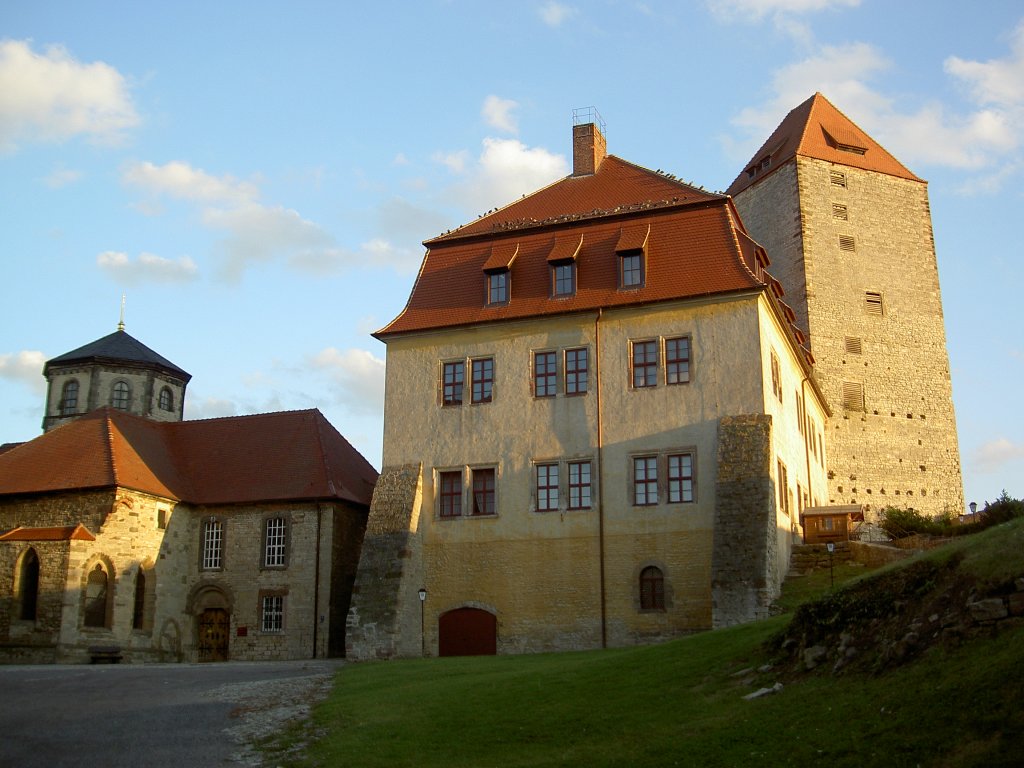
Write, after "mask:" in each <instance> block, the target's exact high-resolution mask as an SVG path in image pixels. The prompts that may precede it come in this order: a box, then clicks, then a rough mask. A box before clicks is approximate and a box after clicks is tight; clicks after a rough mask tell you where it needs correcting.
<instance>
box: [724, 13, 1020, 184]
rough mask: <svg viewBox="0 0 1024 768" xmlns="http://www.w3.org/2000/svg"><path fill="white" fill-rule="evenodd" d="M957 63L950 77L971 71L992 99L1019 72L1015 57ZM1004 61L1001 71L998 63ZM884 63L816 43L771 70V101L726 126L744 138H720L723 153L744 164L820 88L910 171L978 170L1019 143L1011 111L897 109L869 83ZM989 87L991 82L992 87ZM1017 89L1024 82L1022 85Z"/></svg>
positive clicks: (869, 50)
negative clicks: (981, 64)
mask: <svg viewBox="0 0 1024 768" xmlns="http://www.w3.org/2000/svg"><path fill="white" fill-rule="evenodd" d="M1016 39H1017V43H1019V50H1017V52H1016V53H1015V55H1016V56H1018V58H1019V57H1022V56H1024V33H1022V34H1019V35H1018V37H1017V38H1016ZM963 64H964V62H960V63H959V64H958V65H957V66H955V67H953V69H954V70H956V71H957V72H965V71H970V72H972V73H973V76H975V77H976V78H977V80H978V81H983V82H985V83H986V84H987V85H986V86H985V87H983V88H981V89H980V91H981V93H983V94H984V95H985V97H986V98H987V97H988V96H989V95H991V94H1001V95H1005V94H1007V93H1009V92H1011V90H1012V89H1009V88H1008V87H1007V83H1008V81H1009V80H1010V79H1012V76H1010V75H1007V74H1006V73H1008V72H1012V73H1016V72H1017V71H1018V69H1020V70H1022V71H1024V66H1022V67H1018V66H1017V63H1016V60H1014V63H1013V64H1012V65H1009V64H1007V62H1006V61H1003V62H989V63H988V65H986V66H991V67H992V68H991V69H986V70H984V72H985V73H987V74H984V75H983V74H982V73H981V72H980V71H978V70H976V69H971V68H970V67H966V68H965V67H964V66H963ZM1003 64H1007V66H1003ZM890 66H891V64H890V62H889V61H888V59H887V58H886V57H885V56H883V55H882V54H881V52H879V51H878V50H877V49H876V48H874V47H873V46H871V45H868V44H866V43H850V44H847V45H842V46H822V47H820V48H819V49H817V50H816V51H815V52H814V53H813V54H812V55H810V56H808V57H806V58H804V59H802V60H800V61H797V62H794V63H793V64H790V65H788V66H786V67H783V68H782V69H780V70H778V71H777V72H776V73H775V74H774V75H773V77H772V87H771V91H772V96H771V97H770V98H769V99H768V100H767V101H766V102H764V103H763V104H761V105H759V106H756V107H751V108H747V109H744V110H742V111H741V112H740V113H739V114H738V115H737V116H736V117H735V118H734V119H733V121H732V122H733V123H734V124H735V125H736V126H738V127H739V128H741V129H742V132H743V133H744V134H745V137H746V138H745V139H742V140H739V141H734V140H730V139H726V141H725V143H726V145H727V146H728V147H729V148H730V150H731V151H730V154H733V155H734V157H737V158H742V159H743V160H745V159H747V157H749V155H750V153H752V152H753V151H754V150H755V149H756V148H757V146H758V145H759V144H760V143H761V142H762V141H763V140H764V138H765V137H766V136H767V135H769V134H770V132H771V131H772V130H774V128H775V127H776V126H777V125H778V124H779V122H780V121H781V120H782V118H783V117H784V116H785V114H786V112H788V111H789V110H790V109H792V108H793V107H795V106H796V105H797V104H800V103H801V102H803V101H804V100H805V99H807V98H808V97H809V96H810V95H811V94H813V93H814V92H815V91H820V92H822V93H823V94H825V95H826V97H828V99H829V100H830V101H832V103H834V104H835V105H836V106H837V107H839V108H840V109H842V110H843V112H844V113H845V114H847V115H848V116H849V117H850V118H851V119H852V120H854V121H855V122H856V123H858V124H859V125H860V126H861V127H863V128H864V129H865V130H866V131H867V132H868V133H869V134H871V135H872V136H873V137H874V138H875V139H876V140H878V141H879V142H880V143H881V144H882V145H883V146H884V147H885V148H886V149H888V150H889V151H890V152H892V153H893V154H894V155H895V156H896V157H898V158H899V159H900V160H902V161H903V162H905V163H907V164H908V165H909V166H911V167H912V168H913V167H914V166H915V165H921V164H930V165H939V166H945V167H952V168H959V169H967V170H978V169H983V168H985V167H986V166H990V165H991V164H992V163H993V162H995V161H996V160H997V159H1000V158H1004V157H1005V156H1006V155H1007V154H1008V153H1012V152H1013V151H1014V150H1016V148H1017V147H1018V146H1019V144H1020V131H1021V130H1022V129H1021V128H1020V127H1019V126H1020V125H1021V123H1022V118H1024V115H1022V114H1021V113H1020V110H1019V108H1018V107H1014V108H1013V109H1010V108H1001V107H993V106H985V107H984V108H981V109H977V110H975V111H973V112H972V111H970V110H966V111H964V110H955V109H953V108H951V107H949V106H947V105H944V104H941V103H938V102H934V101H933V102H929V103H925V104H923V105H921V106H919V107H917V108H916V109H915V110H911V111H906V110H901V109H900V107H899V104H898V103H897V102H896V101H895V100H894V99H892V98H890V97H888V96H886V95H884V94H883V93H882V92H881V91H880V90H878V89H877V88H875V87H874V86H873V85H872V81H873V80H874V79H876V78H878V77H879V76H880V75H882V74H883V73H885V72H886V71H887V70H888V69H889V67H890ZM995 83H998V85H996V84H995ZM1022 88H1024V80H1022ZM994 179H995V177H989V178H988V179H986V180H985V182H984V183H983V184H979V185H975V187H974V188H976V189H977V188H983V187H984V186H986V185H987V186H989V187H990V186H991V185H992V184H993V180H994Z"/></svg>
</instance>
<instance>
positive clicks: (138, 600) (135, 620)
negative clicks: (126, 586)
mask: <svg viewBox="0 0 1024 768" xmlns="http://www.w3.org/2000/svg"><path fill="white" fill-rule="evenodd" d="M145 625H146V574H145V573H144V572H143V570H142V568H141V567H140V568H139V571H138V573H136V574H135V609H134V611H133V612H132V629H144V628H145Z"/></svg>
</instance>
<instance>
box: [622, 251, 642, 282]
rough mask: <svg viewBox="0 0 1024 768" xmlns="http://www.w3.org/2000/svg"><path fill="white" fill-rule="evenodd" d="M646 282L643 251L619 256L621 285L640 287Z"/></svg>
mask: <svg viewBox="0 0 1024 768" xmlns="http://www.w3.org/2000/svg"><path fill="white" fill-rule="evenodd" d="M643 284H644V255H643V253H642V252H641V251H634V252H633V253H624V254H622V255H621V256H619V285H621V286H622V287H623V288H639V287H641V286H642V285H643Z"/></svg>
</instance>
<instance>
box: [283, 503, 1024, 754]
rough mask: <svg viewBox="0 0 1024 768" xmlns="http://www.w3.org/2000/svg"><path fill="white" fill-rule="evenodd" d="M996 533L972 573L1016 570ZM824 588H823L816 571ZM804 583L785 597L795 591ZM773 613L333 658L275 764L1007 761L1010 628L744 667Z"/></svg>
mask: <svg viewBox="0 0 1024 768" xmlns="http://www.w3.org/2000/svg"><path fill="white" fill-rule="evenodd" d="M1018 523H1021V524H1024V521H1018ZM1011 525H1016V526H1017V527H1016V528H1015V529H1014V530H1013V531H1012V535H1008V536H1007V535H1006V531H1004V537H1003V539H1002V540H999V539H997V538H993V537H991V536H988V537H987V538H984V540H982V537H985V536H987V534H982V535H980V536H979V537H977V538H978V544H977V545H976V547H975V549H978V548H982V549H983V548H985V547H987V548H988V551H987V552H986V554H984V555H979V556H977V557H976V558H975V567H977V569H978V570H979V571H983V572H986V573H988V572H990V571H994V572H998V573H999V574H1005V573H1011V572H1013V569H1014V568H1016V569H1017V570H1016V572H1017V573H1019V574H1021V575H1024V554H1021V553H1022V552H1024V547H1020V546H1015V547H1014V549H1015V550H1016V551H1015V552H1012V554H1011V553H1007V552H1005V550H1004V547H1003V544H1005V543H1006V542H1007V541H1009V542H1011V543H1015V544H1019V543H1020V542H1019V540H1024V525H1018V524H1017V523H1015V524H1011ZM1002 527H1003V526H1000V528H1002ZM971 538H975V537H971ZM1001 542H1002V543H1001ZM957 546H958V547H960V546H966V547H971V546H972V545H971V544H963V543H959V542H958V544H957ZM970 551H971V552H973V551H974V549H971V550H970ZM936 556H940V557H941V556H943V555H936ZM993 558H997V559H999V560H1000V563H999V564H998V565H994V564H993ZM1007 559H1010V560H1013V559H1016V564H1015V565H1014V564H1013V563H1011V564H1009V565H1008V564H1007V562H1006V561H1007ZM970 560H971V555H970V554H968V556H967V557H966V558H965V562H969V561H970ZM850 570H851V571H852V572H853V573H854V574H856V575H857V576H862V575H863V574H864V569H863V568H860V569H858V568H856V567H851V569H850ZM849 575H850V574H845V573H844V578H848V577H849ZM802 578H810V577H802ZM818 581H819V582H820V581H821V580H820V579H818ZM836 583H837V587H838V585H839V583H840V578H839V573H838V571H837V582H836ZM823 586H824V589H826V590H827V589H828V588H829V582H828V573H827V571H826V572H825V580H824V583H823ZM821 588H822V585H821V584H820V583H819V585H818V587H817V588H814V587H812V586H811V582H810V581H807V582H803V581H802V582H800V586H799V589H801V590H803V591H804V592H805V593H806V594H807V595H808V596H810V594H811V593H813V592H815V589H817V590H818V591H820V589H821ZM788 620H789V616H788V615H783V616H779V617H776V618H774V619H771V620H768V621H764V622H759V623H755V624H748V625H744V626H741V627H735V628H731V629H727V630H718V631H714V632H707V633H703V634H699V635H694V636H691V637H686V638H682V639H679V640H676V641H673V642H669V643H665V644H662V645H656V646H647V647H637V648H627V649H615V650H607V651H592V652H584V653H563V654H543V655H533V656H505V657H487V658H481V657H475V658H451V659H425V660H410V661H398V662H379V663H367V664H354V665H348V666H346V667H344V668H343V669H342V670H340V671H339V674H338V681H337V686H336V688H335V690H334V692H333V693H332V695H331V696H330V697H329V699H328V700H327V701H325V702H324V703H323V704H321V705H320V706H318V707H317V708H316V710H315V713H314V724H313V725H314V728H316V729H317V730H318V732H320V733H321V734H322V737H321V738H319V739H318V740H316V741H315V742H314V743H313V744H312V745H311V746H310V748H309V749H308V751H307V753H306V754H305V756H304V757H303V758H301V759H297V760H294V761H293V762H288V761H286V760H281V759H278V758H274V759H275V761H276V762H275V763H274V764H278V765H293V766H316V765H319V766H334V765H339V766H389V768H395V767H397V766H424V767H429V766H444V767H445V768H461V767H463V766H465V767H466V768H470V767H472V768H481V767H483V766H587V767H588V768H593V767H595V766H674V765H679V766H749V765H755V766H777V765H793V766H810V765H823V766H851V767H852V766H856V767H857V768H864V766H875V765H878V766H916V765H922V766H975V765H978V766H980V765H985V766H997V765H1021V764H1024V631H1022V628H1020V627H1016V628H1012V629H1008V630H1005V631H1001V632H999V633H997V634H994V635H992V636H988V637H983V638H980V639H977V640H974V641H972V642H971V643H969V644H966V645H964V646H961V647H960V648H958V649H954V650H948V651H947V650H943V649H942V648H939V647H936V648H933V649H932V650H930V651H928V652H927V653H926V654H925V655H924V657H923V658H921V659H919V660H918V661H916V662H915V663H913V664H910V665H907V666H905V667H901V668H899V669H896V670H894V671H891V672H888V673H886V674H884V675H881V676H876V677H872V676H865V675H852V674H851V675H844V676H841V677H834V676H832V675H831V674H829V672H828V671H827V670H826V671H822V672H821V673H820V674H818V673H816V674H807V675H800V676H797V677H792V676H789V677H788V678H787V677H783V676H781V673H780V672H779V671H776V670H774V669H773V670H767V671H763V672H761V671H758V668H759V667H761V665H763V664H765V663H767V662H768V661H769V658H768V656H767V653H768V652H767V651H766V650H765V641H766V640H767V639H768V638H769V637H770V636H771V635H772V634H773V633H775V632H777V631H779V630H780V629H781V628H782V627H783V626H784V625H785V623H786V622H787V621H788ZM744 669H746V670H750V671H748V672H745V673H742V672H741V671H742V670H744ZM738 673H739V674H738ZM776 681H781V682H783V684H784V688H783V690H782V691H781V692H779V693H776V694H773V695H770V696H765V697H763V698H759V699H756V700H752V701H745V700H744V699H743V696H744V695H745V694H747V693H749V692H751V691H753V690H756V689H757V688H758V687H762V686H770V685H772V684H773V683H775V682H776ZM294 735H295V734H293V736H294ZM271 754H273V750H271Z"/></svg>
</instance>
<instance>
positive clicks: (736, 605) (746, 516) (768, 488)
mask: <svg viewBox="0 0 1024 768" xmlns="http://www.w3.org/2000/svg"><path fill="white" fill-rule="evenodd" d="M771 445H772V419H771V416H767V415H760V414H757V415H749V416H726V417H723V418H722V419H721V420H720V421H719V423H718V479H717V482H716V483H715V495H716V502H717V503H716V507H715V528H714V530H715V535H714V549H713V551H712V558H711V594H712V600H713V606H714V607H713V611H714V612H713V616H712V624H713V626H714V627H726V626H730V625H732V624H740V623H743V622H747V621H752V620H754V619H759V618H764V617H766V616H768V613H769V606H770V605H771V601H772V600H773V599H774V598H775V597H776V596H777V595H778V593H779V589H780V586H781V582H780V581H779V579H778V577H777V575H776V574H777V573H778V567H777V562H776V560H777V558H778V554H779V553H778V535H777V530H776V529H777V523H776V509H775V497H776V492H775V484H774V482H773V480H772V468H771V460H772V450H771Z"/></svg>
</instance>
